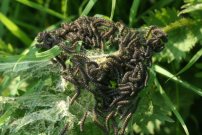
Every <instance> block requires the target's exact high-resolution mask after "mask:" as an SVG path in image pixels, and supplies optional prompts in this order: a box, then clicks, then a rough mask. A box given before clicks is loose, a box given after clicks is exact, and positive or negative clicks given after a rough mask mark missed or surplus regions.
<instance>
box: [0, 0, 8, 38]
mask: <svg viewBox="0 0 202 135" xmlns="http://www.w3.org/2000/svg"><path fill="white" fill-rule="evenodd" d="M9 4H10V0H4V1H2V2H1V12H2V13H3V14H4V15H6V14H7V12H8V9H9ZM0 30H1V31H0V38H1V37H2V35H3V33H4V27H3V25H2V24H0Z"/></svg>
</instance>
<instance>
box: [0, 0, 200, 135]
mask: <svg viewBox="0 0 202 135" xmlns="http://www.w3.org/2000/svg"><path fill="white" fill-rule="evenodd" d="M201 5H202V1H201V0H177V1H176V0H153V1H152V0H141V1H140V0H133V1H132V0H131V1H127V2H126V1H124V0H83V1H81V0H61V1H58V0H1V1H0V134H1V135H26V134H29V135H30V134H31V135H36V134H37V135H38V134H41V135H42V134H43V135H45V134H46V135H58V134H59V133H61V131H62V130H63V129H64V127H65V125H66V124H67V123H68V131H67V132H68V134H71V135H79V134H82V135H89V134H93V135H99V134H100V135H101V134H103V133H102V131H101V130H100V129H99V128H98V127H97V126H96V125H95V124H94V123H93V122H92V120H91V119H92V118H91V116H92V114H90V115H89V117H88V118H87V119H86V122H85V124H84V131H83V132H80V130H79V125H78V123H79V121H80V119H81V118H82V115H83V113H84V112H85V111H86V110H87V109H88V108H90V107H91V106H92V104H93V103H94V101H93V97H92V95H91V94H89V93H86V92H82V93H81V94H82V95H83V96H82V98H81V97H80V99H79V100H78V101H77V102H76V103H75V104H73V105H70V104H69V103H70V97H72V96H73V94H74V92H73V91H74V88H73V87H72V86H71V85H68V84H67V83H65V82H64V80H63V79H62V78H61V76H60V69H59V68H58V67H57V65H54V64H52V63H51V58H54V57H55V56H56V55H58V54H59V53H60V48H59V47H58V46H55V47H53V48H52V49H50V50H47V51H44V52H38V49H37V48H35V45H36V40H35V37H36V36H37V34H38V33H39V32H41V31H51V30H54V29H56V28H57V27H58V26H60V24H61V23H64V22H65V23H68V22H71V21H74V20H75V19H77V18H78V17H79V16H83V15H88V16H98V17H103V18H106V19H109V20H113V21H122V22H123V23H125V24H126V25H127V26H128V27H132V28H137V29H139V28H140V29H141V28H142V27H145V26H150V25H156V26H158V27H161V28H162V29H163V30H164V31H165V32H166V33H167V34H168V43H167V44H166V46H165V49H164V50H163V51H162V52H161V53H160V54H157V55H155V56H154V58H153V66H152V68H151V69H149V83H148V86H147V87H146V88H145V89H144V90H142V91H141V92H140V94H139V96H140V97H141V100H140V102H139V104H138V107H137V110H136V112H135V113H134V115H133V117H132V119H131V121H130V122H129V125H128V128H127V130H126V134H130V135H132V134H157V135H158V134H159V135H161V134H162V135H164V134H169V135H170V134H176V135H181V134H186V135H189V134H193V135H200V134H202V131H201V129H200V128H199V127H201V126H202V116H201V115H200V114H201V113H202V109H201V103H202V98H201V96H202V83H201V80H202V70H201V69H202V59H201V55H202V50H201V45H202V25H201V22H202V19H201V18H202V6H201ZM78 49H79V48H78ZM109 52H110V50H109ZM66 62H67V64H71V63H70V61H66ZM68 62H69V63H68ZM111 83H112V86H114V85H116V84H113V83H114V82H111Z"/></svg>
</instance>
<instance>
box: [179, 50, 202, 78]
mask: <svg viewBox="0 0 202 135" xmlns="http://www.w3.org/2000/svg"><path fill="white" fill-rule="evenodd" d="M201 56H202V49H200V50H199V51H198V52H197V53H196V54H195V55H194V56H193V57H192V58H191V60H190V61H189V63H188V64H187V65H186V66H185V67H184V68H182V69H181V70H180V71H179V72H178V73H177V74H176V75H175V76H178V75H179V74H181V73H183V72H185V71H186V70H188V69H189V68H190V67H191V66H192V65H193V64H194V63H195V62H196V61H197V60H198V59H199V58H200V57H201Z"/></svg>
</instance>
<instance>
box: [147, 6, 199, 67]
mask: <svg viewBox="0 0 202 135" xmlns="http://www.w3.org/2000/svg"><path fill="white" fill-rule="evenodd" d="M144 20H145V22H146V23H147V24H148V25H157V26H161V27H164V28H163V29H164V30H165V31H166V32H167V34H168V43H167V44H166V46H165V49H164V50H163V51H162V52H161V53H160V56H158V57H155V59H156V60H158V61H167V62H168V63H170V62H172V61H174V60H175V61H176V62H180V61H181V60H183V59H184V58H185V57H186V54H187V53H188V52H189V51H191V49H192V48H193V47H194V46H195V45H196V43H197V42H198V41H199V40H201V38H202V36H201V29H202V26H201V25H199V23H198V21H197V20H191V19H180V18H179V17H178V16H177V11H176V10H175V9H169V8H168V9H161V10H160V11H158V10H157V11H155V12H150V13H149V15H148V16H147V17H146V16H145V17H144ZM176 35H178V36H176Z"/></svg>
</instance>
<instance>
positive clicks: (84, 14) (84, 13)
mask: <svg viewBox="0 0 202 135" xmlns="http://www.w3.org/2000/svg"><path fill="white" fill-rule="evenodd" d="M96 2H97V0H89V2H88V4H87V5H86V7H85V9H84V10H83V12H82V13H81V16H86V15H88V13H89V12H90V10H91V9H92V8H93V6H94V5H95V3H96Z"/></svg>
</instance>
